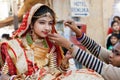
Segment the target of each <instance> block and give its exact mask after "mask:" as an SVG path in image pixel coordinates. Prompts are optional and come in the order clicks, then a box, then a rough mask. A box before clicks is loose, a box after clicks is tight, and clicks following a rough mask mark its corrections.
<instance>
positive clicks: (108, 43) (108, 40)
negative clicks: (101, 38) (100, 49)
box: [106, 33, 120, 49]
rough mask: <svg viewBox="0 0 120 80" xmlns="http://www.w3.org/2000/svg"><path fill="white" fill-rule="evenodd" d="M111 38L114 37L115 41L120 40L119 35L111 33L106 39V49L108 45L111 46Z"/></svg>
mask: <svg viewBox="0 0 120 80" xmlns="http://www.w3.org/2000/svg"><path fill="white" fill-rule="evenodd" d="M113 36H114V37H116V38H117V39H120V36H119V34H116V33H112V34H111V36H109V37H108V39H107V44H106V47H107V49H108V47H109V46H110V45H112V43H111V41H110V39H111V38H112V37H113Z"/></svg>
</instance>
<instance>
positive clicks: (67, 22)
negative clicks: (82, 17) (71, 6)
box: [64, 19, 82, 37]
mask: <svg viewBox="0 0 120 80" xmlns="http://www.w3.org/2000/svg"><path fill="white" fill-rule="evenodd" d="M64 25H65V26H66V27H69V28H70V29H71V30H72V31H73V32H75V33H76V36H77V37H81V36H82V31H81V30H80V29H79V28H78V27H77V24H76V23H75V21H74V20H72V19H69V20H65V21H64Z"/></svg>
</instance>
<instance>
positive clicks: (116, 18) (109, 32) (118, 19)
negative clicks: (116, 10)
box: [107, 16, 120, 34]
mask: <svg viewBox="0 0 120 80" xmlns="http://www.w3.org/2000/svg"><path fill="white" fill-rule="evenodd" d="M113 21H116V22H118V24H119V26H120V17H119V16H114V17H113ZM111 23H112V22H111ZM112 32H113V29H112V28H111V27H110V28H108V32H107V34H111V33H112Z"/></svg>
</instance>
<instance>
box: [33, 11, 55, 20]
mask: <svg viewBox="0 0 120 80" xmlns="http://www.w3.org/2000/svg"><path fill="white" fill-rule="evenodd" d="M33 17H34V18H42V17H49V18H51V19H53V17H52V15H51V14H50V13H49V12H47V13H45V14H43V15H40V16H33Z"/></svg>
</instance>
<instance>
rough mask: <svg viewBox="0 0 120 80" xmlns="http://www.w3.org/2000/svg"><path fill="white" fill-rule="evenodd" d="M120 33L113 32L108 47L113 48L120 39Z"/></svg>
mask: <svg viewBox="0 0 120 80" xmlns="http://www.w3.org/2000/svg"><path fill="white" fill-rule="evenodd" d="M119 39H120V38H119V35H118V34H114V33H113V34H112V35H111V36H110V37H109V38H108V41H107V49H108V50H112V49H113V46H114V45H115V44H116V43H117V42H118V41H119Z"/></svg>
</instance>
